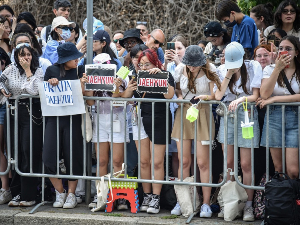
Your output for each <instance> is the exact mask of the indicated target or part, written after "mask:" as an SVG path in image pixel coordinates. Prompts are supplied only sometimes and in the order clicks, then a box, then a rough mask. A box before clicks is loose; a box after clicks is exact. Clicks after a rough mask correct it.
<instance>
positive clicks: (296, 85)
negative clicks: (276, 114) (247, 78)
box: [263, 64, 300, 96]
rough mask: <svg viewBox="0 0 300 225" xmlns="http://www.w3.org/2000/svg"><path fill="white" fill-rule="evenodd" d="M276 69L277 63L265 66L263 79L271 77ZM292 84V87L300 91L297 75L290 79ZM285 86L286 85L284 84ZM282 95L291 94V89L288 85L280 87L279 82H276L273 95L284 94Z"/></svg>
mask: <svg viewBox="0 0 300 225" xmlns="http://www.w3.org/2000/svg"><path fill="white" fill-rule="evenodd" d="M274 69H275V65H274V64H272V65H269V66H266V67H265V68H264V71H263V79H265V78H266V79H268V78H270V76H271V74H272V73H273V70H274ZM289 82H290V84H291V88H292V89H293V90H294V92H295V93H296V94H299V93H300V88H299V83H298V82H297V79H296V76H293V77H292V79H291V80H289ZM284 86H285V85H284ZM282 95H291V93H290V92H289V90H288V89H287V88H286V87H280V86H279V85H278V83H277V82H276V84H275V87H274V90H273V93H272V96H282Z"/></svg>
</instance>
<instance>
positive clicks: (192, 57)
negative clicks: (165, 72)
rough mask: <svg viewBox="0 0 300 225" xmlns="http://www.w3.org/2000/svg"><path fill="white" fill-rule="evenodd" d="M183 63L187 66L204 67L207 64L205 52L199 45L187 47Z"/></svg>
mask: <svg viewBox="0 0 300 225" xmlns="http://www.w3.org/2000/svg"><path fill="white" fill-rule="evenodd" d="M182 63H183V64H185V65H187V66H194V67H197V66H203V65H205V64H206V57H205V55H204V53H203V50H202V48H201V47H199V46H198V45H190V46H189V47H187V49H186V51H185V54H184V56H183V59H182Z"/></svg>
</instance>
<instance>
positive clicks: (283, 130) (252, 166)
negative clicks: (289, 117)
mask: <svg viewBox="0 0 300 225" xmlns="http://www.w3.org/2000/svg"><path fill="white" fill-rule="evenodd" d="M270 106H281V111H282V121H281V123H282V131H281V132H282V170H283V171H282V172H283V173H285V171H286V168H285V166H286V162H285V158H286V157H285V152H286V149H285V122H286V120H285V119H286V118H285V107H286V106H298V139H299V141H300V113H299V112H300V103H298V102H293V103H273V104H270V105H266V117H265V118H266V119H265V121H264V123H266V180H267V181H268V180H270V168H269V163H270V157H269V155H270V154H269V153H270V147H269V136H270V135H272V134H270V132H269V117H270ZM241 107H243V105H242V104H239V105H238V107H237V109H236V111H235V114H234V177H235V180H236V182H237V183H238V184H239V185H240V186H242V187H243V188H247V189H254V190H264V189H265V187H261V186H256V185H255V182H254V178H255V177H254V175H255V174H254V164H255V163H254V151H255V150H254V146H253V139H252V143H251V185H245V184H243V183H241V182H240V180H239V179H238V172H239V171H238V170H239V169H238V135H237V129H238V126H240V125H241V124H238V123H237V121H238V120H237V114H238V110H239V109H240V108H241ZM254 107H255V103H251V114H250V115H251V117H250V118H249V121H253V109H254ZM298 153H299V154H298V157H299V158H298V160H299V162H300V145H299V147H298ZM299 171H300V163H299ZM299 178H300V173H299Z"/></svg>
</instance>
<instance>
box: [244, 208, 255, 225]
mask: <svg viewBox="0 0 300 225" xmlns="http://www.w3.org/2000/svg"><path fill="white" fill-rule="evenodd" d="M243 220H244V221H248V222H252V221H254V220H255V219H254V214H253V208H252V207H251V206H250V207H247V208H246V207H245V208H244V216H243Z"/></svg>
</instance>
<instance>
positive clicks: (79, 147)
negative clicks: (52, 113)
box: [43, 115, 83, 180]
mask: <svg viewBox="0 0 300 225" xmlns="http://www.w3.org/2000/svg"><path fill="white" fill-rule="evenodd" d="M70 128H71V127H70V116H60V117H59V128H58V132H59V151H60V153H62V156H63V158H64V163H65V166H66V170H67V172H66V174H67V175H70V162H71V161H70V149H71V146H70V138H71V137H70ZM72 152H73V156H72V157H73V161H72V162H73V167H72V168H73V174H74V175H82V174H83V138H82V132H81V115H73V116H72ZM58 157H60V156H58ZM43 162H44V164H45V172H46V173H47V174H56V173H57V117H47V120H46V127H45V140H44V148H43ZM69 180H72V179H69Z"/></svg>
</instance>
